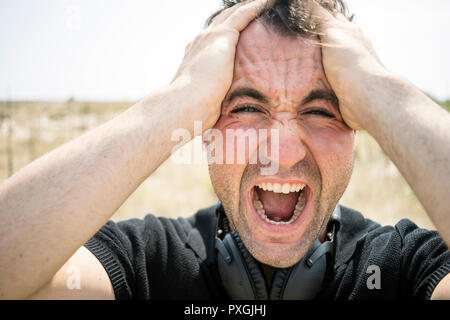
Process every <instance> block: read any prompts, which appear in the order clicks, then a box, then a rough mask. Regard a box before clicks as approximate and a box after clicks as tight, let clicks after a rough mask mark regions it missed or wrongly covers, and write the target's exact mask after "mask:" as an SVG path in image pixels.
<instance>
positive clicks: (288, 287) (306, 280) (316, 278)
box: [274, 240, 327, 300]
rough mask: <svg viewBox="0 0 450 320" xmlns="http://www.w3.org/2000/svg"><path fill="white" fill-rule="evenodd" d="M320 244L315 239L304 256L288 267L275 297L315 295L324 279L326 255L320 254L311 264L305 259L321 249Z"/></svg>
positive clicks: (289, 297) (302, 298) (301, 297)
mask: <svg viewBox="0 0 450 320" xmlns="http://www.w3.org/2000/svg"><path fill="white" fill-rule="evenodd" d="M321 246H322V245H321V243H320V241H319V240H316V241H315V242H314V244H313V246H312V248H311V249H309V251H308V253H307V254H306V255H305V257H304V258H303V259H302V260H300V261H299V262H298V263H297V264H296V265H294V266H292V267H291V268H289V269H288V270H289V272H288V273H287V276H286V277H285V279H284V281H283V285H281V286H280V290H279V291H278V292H277V293H276V294H278V296H276V297H275V298H277V299H281V300H310V299H314V298H315V297H316V295H317V294H318V292H319V290H320V288H321V287H322V284H323V281H324V279H325V274H326V267H327V257H326V255H325V254H323V255H321V256H320V257H319V258H318V259H317V260H316V261H315V262H314V263H313V264H312V265H311V266H309V265H308V264H307V261H308V259H310V258H311V256H312V255H313V254H314V253H315V252H317V250H319V249H321ZM274 295H275V293H274Z"/></svg>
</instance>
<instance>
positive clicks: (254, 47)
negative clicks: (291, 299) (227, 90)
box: [232, 22, 327, 101]
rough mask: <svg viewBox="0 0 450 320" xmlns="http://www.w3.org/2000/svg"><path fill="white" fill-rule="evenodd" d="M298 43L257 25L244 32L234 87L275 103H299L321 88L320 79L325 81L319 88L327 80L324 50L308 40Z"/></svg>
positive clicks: (240, 44) (237, 58)
mask: <svg viewBox="0 0 450 320" xmlns="http://www.w3.org/2000/svg"><path fill="white" fill-rule="evenodd" d="M255 39H257V40H255ZM297 40H298V39H290V38H286V37H283V36H279V35H275V34H274V33H273V32H271V31H270V30H267V28H260V27H258V25H256V22H253V23H252V24H251V25H250V26H249V27H248V28H247V29H246V30H244V31H243V32H242V33H241V37H240V40H239V43H238V47H237V50H236V60H235V61H236V63H235V70H234V71H235V72H234V77H233V83H232V87H236V86H237V85H238V84H239V85H244V84H245V85H246V86H251V87H254V88H255V89H257V90H259V91H261V92H262V93H264V94H265V95H266V96H268V97H269V98H270V99H272V100H274V101H276V100H280V98H285V99H287V100H288V101H289V100H293V99H294V100H297V101H299V100H301V99H302V97H304V96H306V95H307V94H308V93H309V92H310V91H311V90H312V89H313V87H317V83H315V82H316V81H317V80H321V79H322V82H323V83H320V84H319V86H320V85H323V84H324V83H325V82H327V81H326V77H325V74H324V71H323V67H322V63H321V62H322V59H321V52H320V49H319V48H318V47H315V46H312V45H310V44H309V42H307V40H304V39H300V40H299V42H298V43H297ZM325 87H327V86H325ZM283 100H284V99H283Z"/></svg>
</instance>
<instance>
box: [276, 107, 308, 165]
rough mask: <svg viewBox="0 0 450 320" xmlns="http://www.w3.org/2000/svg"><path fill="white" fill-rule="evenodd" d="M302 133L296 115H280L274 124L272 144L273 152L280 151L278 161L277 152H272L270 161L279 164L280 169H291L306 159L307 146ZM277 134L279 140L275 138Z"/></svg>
mask: <svg viewBox="0 0 450 320" xmlns="http://www.w3.org/2000/svg"><path fill="white" fill-rule="evenodd" d="M301 131H302V128H301V126H300V125H299V124H298V122H297V121H296V115H295V114H294V115H293V114H292V113H287V112H286V113H282V114H279V115H277V118H276V119H274V121H273V122H272V126H271V136H270V144H271V150H275V149H274V148H277V149H278V159H276V155H277V152H272V153H271V155H270V161H275V162H276V163H278V167H279V168H280V169H290V168H292V167H293V166H295V165H296V164H297V163H298V162H300V161H302V160H303V159H304V158H305V156H306V146H305V144H304V140H303V136H304V135H302V132H301ZM277 133H278V139H276V137H275V135H276V134H277ZM277 144H278V146H277Z"/></svg>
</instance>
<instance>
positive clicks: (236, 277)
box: [216, 205, 340, 300]
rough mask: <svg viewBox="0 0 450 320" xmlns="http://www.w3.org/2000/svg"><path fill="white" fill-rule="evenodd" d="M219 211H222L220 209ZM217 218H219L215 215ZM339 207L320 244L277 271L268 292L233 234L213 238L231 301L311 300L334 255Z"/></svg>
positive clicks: (257, 267) (257, 270) (253, 263)
mask: <svg viewBox="0 0 450 320" xmlns="http://www.w3.org/2000/svg"><path fill="white" fill-rule="evenodd" d="M222 211H223V209H222ZM223 218H225V219H226V217H223ZM219 219H220V216H219ZM339 220H340V207H339V205H337V206H336V208H335V209H334V211H333V214H332V215H331V218H330V222H329V223H328V230H332V231H331V232H328V233H327V237H326V239H325V241H324V242H323V243H321V242H320V241H319V240H318V239H316V240H315V242H314V243H313V245H312V246H311V248H310V249H309V250H308V252H307V253H306V255H305V256H304V257H303V258H302V259H301V260H300V261H299V262H298V263H296V264H295V265H293V266H291V267H289V268H284V269H277V270H276V271H275V274H274V276H273V280H272V285H271V288H270V291H269V290H268V288H267V286H266V282H265V279H264V275H263V273H262V271H261V269H260V267H259V265H258V262H257V261H256V260H255V259H254V258H253V257H252V255H251V254H250V252H248V250H247V249H246V248H245V246H244V243H243V242H242V240H241V238H240V237H239V235H238V234H237V233H236V232H235V231H231V232H228V233H227V234H226V235H225V237H224V238H223V239H220V238H219V237H218V236H216V249H217V251H218V255H217V260H218V268H219V273H220V277H221V279H222V284H223V286H224V287H225V290H226V291H227V293H228V295H229V296H230V298H232V299H234V300H309V299H314V298H315V297H316V296H317V294H318V293H319V290H320V289H321V287H322V284H323V282H324V279H325V275H326V273H327V255H331V256H332V257H333V256H334V236H335V234H336V232H337V230H338V228H339Z"/></svg>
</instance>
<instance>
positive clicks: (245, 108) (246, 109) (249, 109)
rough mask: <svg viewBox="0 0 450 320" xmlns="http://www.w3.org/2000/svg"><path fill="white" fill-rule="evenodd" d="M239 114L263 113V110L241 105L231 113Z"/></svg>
mask: <svg viewBox="0 0 450 320" xmlns="http://www.w3.org/2000/svg"><path fill="white" fill-rule="evenodd" d="M239 112H261V113H262V111H261V110H259V109H258V108H255V107H254V106H251V105H248V104H245V105H241V106H238V107H236V108H234V109H233V110H231V113H239Z"/></svg>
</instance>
